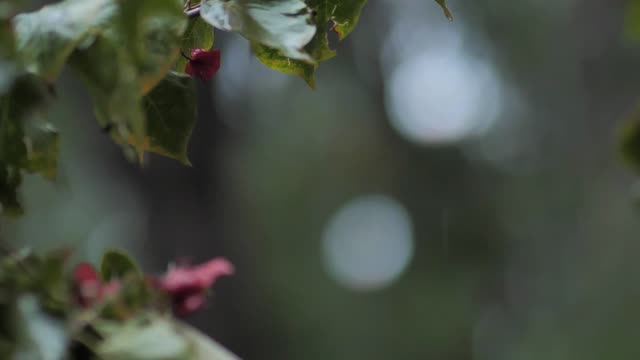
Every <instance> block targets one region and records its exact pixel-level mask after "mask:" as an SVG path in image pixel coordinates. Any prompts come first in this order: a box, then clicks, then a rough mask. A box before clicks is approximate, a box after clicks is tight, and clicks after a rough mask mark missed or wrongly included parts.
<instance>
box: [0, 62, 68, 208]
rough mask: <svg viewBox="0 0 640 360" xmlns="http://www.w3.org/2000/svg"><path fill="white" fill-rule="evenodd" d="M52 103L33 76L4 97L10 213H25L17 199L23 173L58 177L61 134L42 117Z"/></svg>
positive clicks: (2, 137)
mask: <svg viewBox="0 0 640 360" xmlns="http://www.w3.org/2000/svg"><path fill="white" fill-rule="evenodd" d="M49 99H50V95H49V90H48V88H47V86H46V85H45V84H44V83H43V82H42V80H41V79H40V78H39V77H37V76H35V75H30V74H25V75H23V76H21V77H20V78H18V79H17V80H16V82H15V84H14V85H13V87H12V88H11V90H10V91H9V93H8V94H6V95H4V96H2V97H0V185H2V186H1V187H0V205H1V206H2V209H3V210H4V211H5V212H7V213H13V214H19V213H21V211H22V210H21V207H20V204H19V202H18V196H17V188H18V186H19V185H20V183H21V179H22V175H21V171H22V170H25V171H27V172H30V173H38V174H41V175H43V176H45V177H47V178H49V179H53V178H54V177H55V175H56V172H57V157H58V156H57V155H58V146H59V145H58V134H57V132H56V130H55V129H54V128H53V126H52V125H51V124H49V123H47V122H46V120H45V119H44V117H43V113H42V112H43V108H44V106H46V104H47V103H48V102H49Z"/></svg>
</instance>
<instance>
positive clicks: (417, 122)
mask: <svg viewBox="0 0 640 360" xmlns="http://www.w3.org/2000/svg"><path fill="white" fill-rule="evenodd" d="M501 100H502V83H501V81H500V80H499V79H498V75H497V73H496V71H495V69H493V68H492V67H491V66H490V64H489V63H487V62H485V61H482V60H479V59H474V58H471V57H469V56H468V55H466V54H464V53H462V52H460V51H457V50H455V49H448V50H445V51H443V52H442V53H439V54H433V53H431V52H428V51H424V52H422V53H419V54H416V55H413V56H411V57H409V58H408V59H406V60H404V61H402V62H400V63H399V64H398V65H397V66H396V68H395V69H394V70H393V71H392V73H391V75H390V77H389V78H388V80H387V89H386V108H387V112H388V114H389V118H390V120H391V125H392V126H393V127H394V129H396V130H397V131H398V132H399V133H400V135H402V136H403V137H405V138H407V139H408V140H410V141H414V142H416V143H420V144H425V145H444V144H449V143H455V142H459V141H462V140H465V139H467V138H470V137H474V136H477V135H481V134H482V133H483V132H484V131H485V130H486V129H487V128H489V127H490V125H492V124H493V123H494V121H495V120H496V118H497V116H498V114H499V111H500V109H501V107H502V104H501Z"/></svg>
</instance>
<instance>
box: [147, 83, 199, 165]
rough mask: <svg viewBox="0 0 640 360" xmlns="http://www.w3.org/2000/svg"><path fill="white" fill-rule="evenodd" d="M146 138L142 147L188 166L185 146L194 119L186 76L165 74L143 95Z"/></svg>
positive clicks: (192, 90) (191, 85) (192, 96)
mask: <svg viewBox="0 0 640 360" xmlns="http://www.w3.org/2000/svg"><path fill="white" fill-rule="evenodd" d="M144 109H145V114H146V116H147V137H146V138H145V142H144V150H145V151H151V152H155V153H158V154H162V155H165V156H168V157H171V158H174V159H176V160H178V161H180V162H182V163H183V164H186V165H189V164H190V163H189V159H188V158H187V146H188V144H189V138H190V137H191V132H192V130H193V127H194V125H195V121H196V89H195V84H194V81H193V79H192V78H191V77H190V76H186V75H180V74H177V73H173V72H172V73H169V74H168V75H167V77H166V78H165V79H164V80H163V81H162V82H161V83H160V84H159V85H158V86H156V87H155V88H154V89H153V90H152V91H151V92H150V93H149V94H147V96H145V98H144Z"/></svg>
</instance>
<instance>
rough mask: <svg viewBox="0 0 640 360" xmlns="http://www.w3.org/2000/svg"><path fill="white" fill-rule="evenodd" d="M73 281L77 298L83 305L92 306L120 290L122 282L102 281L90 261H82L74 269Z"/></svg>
mask: <svg viewBox="0 0 640 360" xmlns="http://www.w3.org/2000/svg"><path fill="white" fill-rule="evenodd" d="M73 282H74V288H75V292H76V294H75V295H76V300H77V301H78V303H79V304H80V306H82V307H85V308H87V307H91V306H92V305H93V304H95V303H97V302H100V301H102V300H104V299H105V298H106V297H108V296H111V295H113V294H115V293H117V292H118V291H119V290H120V287H121V285H120V282H118V281H110V282H108V283H106V284H104V283H102V281H101V280H100V278H99V277H98V272H97V271H96V269H95V268H94V267H93V265H91V264H89V263H80V264H78V265H77V266H76V267H75V269H74V270H73Z"/></svg>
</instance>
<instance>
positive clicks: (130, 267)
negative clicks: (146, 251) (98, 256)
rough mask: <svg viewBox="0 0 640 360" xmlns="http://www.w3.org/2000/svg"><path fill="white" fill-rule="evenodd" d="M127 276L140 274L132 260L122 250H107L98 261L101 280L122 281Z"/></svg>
mask: <svg viewBox="0 0 640 360" xmlns="http://www.w3.org/2000/svg"><path fill="white" fill-rule="evenodd" d="M128 274H141V272H140V269H139V268H138V266H137V265H136V264H135V262H134V261H133V259H132V258H131V257H130V256H129V255H127V253H125V252H124V251H122V250H115V249H112V250H109V251H107V252H106V253H105V254H104V255H103V256H102V260H101V261H100V275H101V277H102V280H104V281H110V280H113V279H122V278H124V277H125V276H126V275H128Z"/></svg>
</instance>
